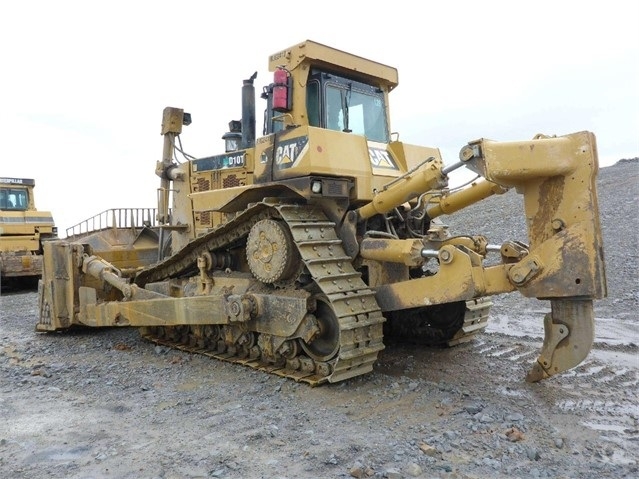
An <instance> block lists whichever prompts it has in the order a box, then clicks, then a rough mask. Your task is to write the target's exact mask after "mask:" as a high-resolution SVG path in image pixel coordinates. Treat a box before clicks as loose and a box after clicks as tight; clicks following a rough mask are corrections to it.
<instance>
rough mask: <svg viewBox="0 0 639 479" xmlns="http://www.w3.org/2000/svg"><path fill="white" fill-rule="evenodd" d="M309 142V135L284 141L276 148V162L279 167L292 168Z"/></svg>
mask: <svg viewBox="0 0 639 479" xmlns="http://www.w3.org/2000/svg"><path fill="white" fill-rule="evenodd" d="M307 143H308V137H306V136H303V137H301V138H295V139H293V140H287V141H283V142H281V143H280V144H278V145H277V147H276V148H275V164H276V165H277V167H278V168H279V169H285V168H290V167H291V166H293V164H294V163H295V161H297V159H298V158H299V157H300V156H301V153H302V151H303V150H304V148H305V147H306V145H307Z"/></svg>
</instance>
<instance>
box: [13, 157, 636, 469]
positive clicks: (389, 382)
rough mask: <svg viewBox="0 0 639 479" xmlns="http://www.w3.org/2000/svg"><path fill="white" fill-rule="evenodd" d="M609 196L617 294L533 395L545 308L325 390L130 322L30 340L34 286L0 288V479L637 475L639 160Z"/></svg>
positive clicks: (503, 306) (519, 224)
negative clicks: (174, 346)
mask: <svg viewBox="0 0 639 479" xmlns="http://www.w3.org/2000/svg"><path fill="white" fill-rule="evenodd" d="M599 195H600V207H601V218H602V227H603V232H604V244H605V246H604V247H605V254H606V261H607V272H608V286H609V297H608V298H607V299H604V300H601V301H598V302H596V304H595V315H596V327H597V339H596V341H595V347H594V349H593V352H592V353H591V355H590V356H589V357H588V358H587V360H586V361H585V362H584V363H583V364H582V365H580V366H579V367H578V368H575V369H574V370H572V371H568V372H566V373H564V374H562V375H560V376H558V377H554V378H552V379H550V380H546V381H544V382H542V383H538V384H528V383H526V382H525V381H524V376H525V373H526V371H527V370H528V368H529V367H530V365H531V364H532V362H533V361H534V360H535V358H536V355H537V354H538V351H539V348H540V346H541V340H542V334H543V325H542V318H543V314H544V312H545V311H548V306H547V304H546V303H545V302H541V301H537V300H534V299H533V300H530V299H525V298H521V297H520V296H518V295H515V294H513V295H507V296H498V297H496V298H495V306H494V314H493V316H494V320H493V322H492V323H491V325H490V326H489V328H488V330H487V332H486V333H485V334H483V335H482V336H481V337H480V338H478V339H476V340H474V341H473V342H470V343H467V344H464V345H461V346H459V347H457V348H453V349H447V350H434V349H423V348H418V347H415V346H395V345H389V346H388V347H387V348H386V350H384V351H383V353H382V354H381V355H380V358H379V361H378V363H377V364H376V367H375V370H374V372H373V373H371V374H369V375H366V376H364V377H359V378H355V379H352V380H349V381H346V382H343V383H339V384H336V385H325V386H322V387H318V388H311V387H308V386H306V385H303V384H298V383H295V382H293V381H291V380H284V379H282V378H279V377H276V376H270V375H267V374H265V373H262V372H259V371H255V370H252V369H249V368H245V367H243V366H239V365H233V364H228V363H224V362H218V361H215V360H211V359H209V358H206V357H203V356H194V355H189V354H186V353H183V352H180V351H175V350H169V349H167V348H165V347H160V346H155V345H153V344H151V343H148V342H145V341H144V340H142V339H141V338H140V337H139V335H138V333H137V332H136V331H135V330H132V329H107V330H100V331H87V330H83V331H74V332H68V333H65V334H50V335H44V334H36V333H34V325H35V323H36V303H37V293H36V292H34V291H26V292H25V291H23V292H20V293H11V294H3V295H2V296H1V297H0V312H1V317H0V477H2V478H11V479H13V478H15V479H18V478H29V479H32V478H45V477H50V478H69V479H80V478H82V479H88V478H101V477H107V478H108V477H112V478H166V479H168V478H210V477H214V478H227V479H231V478H265V479H266V478H269V479H271V478H288V479H292V478H300V477H301V478H313V479H322V478H350V477H356V478H364V477H374V478H389V479H397V478H412V477H418V478H442V479H444V478H494V477H507V478H529V477H533V478H536V477H539V478H608V477H610V478H622V477H637V476H638V475H639V465H638V464H637V460H638V457H639V396H638V394H637V393H638V392H639V386H638V384H639V375H638V373H639V360H638V356H637V353H638V346H637V344H638V343H639V318H638V315H637V311H638V310H639V294H638V291H637V287H638V285H639V281H638V279H639V276H638V271H639V259H638V251H639V247H638V231H639V219H638V215H637V211H638V208H637V207H638V205H639V162H638V161H622V162H619V163H618V164H616V165H615V166H612V167H608V168H603V169H602V170H601V172H600V177H599ZM520 206H521V205H520V201H519V198H518V197H517V196H516V195H515V193H514V192H509V193H507V194H506V195H503V196H501V197H495V198H491V199H490V200H488V201H486V202H484V203H483V205H482V207H481V208H478V207H477V206H476V207H473V208H469V209H468V210H466V211H464V212H463V213H462V214H459V215H458V216H456V217H455V218H450V223H451V225H452V226H454V227H455V232H459V233H463V232H472V233H478V232H483V233H485V234H487V236H488V237H489V239H491V242H499V241H501V240H505V239H511V238H512V239H524V238H525V236H523V220H522V218H521V216H522V214H521V211H522V210H521V209H520ZM463 229H466V230H467V231H460V230H463Z"/></svg>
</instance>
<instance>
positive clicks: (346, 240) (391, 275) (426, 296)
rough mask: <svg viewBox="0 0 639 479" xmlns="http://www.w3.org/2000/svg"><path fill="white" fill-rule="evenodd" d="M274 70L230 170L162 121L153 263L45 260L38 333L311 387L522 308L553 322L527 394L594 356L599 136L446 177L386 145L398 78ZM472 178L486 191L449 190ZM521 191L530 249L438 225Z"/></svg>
mask: <svg viewBox="0 0 639 479" xmlns="http://www.w3.org/2000/svg"><path fill="white" fill-rule="evenodd" d="M269 69H270V71H271V72H273V81H272V82H271V83H270V84H268V85H267V86H265V87H264V88H263V90H262V92H261V97H262V98H263V99H265V100H266V108H265V110H264V127H263V132H262V135H261V136H259V137H258V136H257V135H256V121H255V116H256V115H255V88H254V80H255V78H256V75H252V76H251V77H250V78H249V79H247V80H244V83H243V86H242V116H241V120H237V121H231V122H230V123H229V131H228V132H227V133H225V134H224V136H223V139H224V140H225V143H226V149H225V152H224V153H221V154H217V155H213V156H209V157H205V158H193V157H190V156H188V155H186V154H185V153H184V151H183V149H182V145H181V142H180V140H179V135H180V133H181V131H182V128H183V126H184V125H188V124H189V123H190V122H191V117H190V115H189V114H188V113H185V112H184V111H183V110H182V109H179V108H166V109H165V110H164V114H163V119H162V131H161V132H162V135H163V137H164V148H163V157H162V159H161V161H158V162H157V164H156V170H155V171H156V174H157V175H158V176H159V177H160V178H161V180H160V188H159V190H158V211H157V217H156V219H157V221H158V223H159V225H158V226H159V231H160V233H159V235H158V236H159V237H158V246H157V255H156V257H155V258H154V259H153V260H147V261H142V263H146V264H140V258H138V257H137V255H136V254H135V253H134V252H132V251H128V253H127V254H128V260H127V261H124V262H120V263H119V264H118V265H116V264H114V262H113V261H112V260H108V261H107V259H108V258H116V257H117V258H120V259H121V258H122V255H123V254H124V253H122V254H116V255H114V254H113V251H112V250H110V249H109V248H102V249H101V248H100V247H96V246H95V245H91V244H88V243H86V242H83V241H81V240H80V241H69V240H67V241H56V242H51V243H47V244H46V246H45V273H44V277H43V280H42V283H41V285H40V318H39V322H38V324H37V330H38V331H56V330H61V329H66V328H69V327H72V326H73V325H86V326H95V327H100V326H136V327H140V328H141V331H142V334H143V336H145V337H146V338H148V339H150V340H152V341H155V342H158V343H161V344H167V345H172V346H176V347H179V348H181V349H186V350H191V351H194V352H200V353H203V354H207V355H209V356H213V357H216V358H218V359H222V360H226V361H232V362H237V363H241V364H244V365H247V366H251V367H254V368H259V369H262V370H264V371H268V372H271V373H274V374H278V375H281V376H285V377H289V378H292V379H295V380H299V381H305V382H308V383H310V384H313V385H315V384H321V383H324V382H327V381H329V382H337V381H341V380H344V379H347V378H350V377H354V376H357V375H360V374H364V373H366V372H369V371H371V369H372V367H373V365H374V363H375V361H376V359H377V356H378V354H379V352H380V351H381V350H382V349H383V348H384V338H385V337H389V336H395V337H400V338H404V339H409V340H411V341H418V342H421V343H424V344H427V345H454V344H456V343H458V342H461V341H465V340H468V339H470V338H472V336H473V335H474V334H476V333H477V332H478V331H481V330H482V329H483V328H484V327H485V325H486V320H487V318H488V311H489V308H490V306H491V302H490V300H489V297H490V296H491V295H494V294H498V293H506V292H511V291H519V292H520V293H521V294H523V295H525V296H530V297H538V298H543V299H548V300H550V304H551V310H552V312H551V313H549V314H548V315H547V316H546V318H545V320H544V325H545V340H544V345H543V348H542V351H541V353H540V356H539V359H538V361H537V362H536V363H535V364H534V365H533V368H532V370H531V372H530V373H529V375H528V379H529V380H532V381H534V380H539V379H542V378H544V377H548V376H550V375H553V374H556V373H558V372H561V371H564V370H566V369H568V368H571V367H573V366H575V365H577V364H579V363H580V362H581V361H582V360H583V359H584V358H585V357H586V355H587V354H588V352H589V350H590V348H591V346H592V341H593V334H594V326H593V309H592V308H593V301H592V300H593V299H597V298H602V297H604V296H605V295H606V282H605V273H604V263H603V254H602V239H601V230H600V226H599V212H598V205H597V194H596V187H595V179H596V174H597V170H598V163H597V151H596V144H595V137H594V135H593V134H591V133H589V132H579V133H574V134H569V135H566V136H561V137H548V136H543V135H537V136H535V137H534V138H533V139H532V140H528V141H517V142H507V143H502V142H495V141H490V140H485V139H480V140H477V141H472V142H470V143H468V144H467V145H465V146H463V147H462V148H461V152H460V159H459V162H457V163H455V164H453V165H450V166H446V167H445V166H444V163H443V161H442V158H441V156H440V152H439V150H438V149H436V148H430V147H423V146H416V145H409V144H405V143H403V142H401V141H399V139H398V135H397V134H391V131H392V130H391V127H390V114H389V111H390V110H389V101H388V100H389V93H390V92H391V91H392V90H393V89H394V88H395V87H396V86H397V84H398V77H397V71H396V70H395V69H394V68H392V67H389V66H386V65H382V64H379V63H376V62H374V61H370V60H366V59H364V58H361V57H358V56H355V55H352V54H349V53H345V52H342V51H339V50H336V49H334V48H330V47H328V46H325V45H321V44H318V43H315V42H312V41H305V42H303V43H300V44H298V45H295V46H293V47H291V48H288V49H286V50H283V51H281V52H277V53H275V54H274V55H272V56H271V57H270V58H269ZM183 156H184V158H185V161H182V162H180V161H178V157H179V158H182V157H183ZM463 166H465V167H468V168H470V169H471V170H473V171H475V172H477V173H478V178H477V180H476V181H474V182H472V183H470V184H468V185H467V186H466V187H464V188H460V189H450V188H449V187H448V174H449V173H450V172H451V171H453V170H454V169H456V168H460V167H463ZM510 188H515V189H516V190H517V192H518V193H520V194H522V195H523V197H524V203H525V211H524V212H523V214H524V215H525V217H526V221H527V226H528V236H529V238H528V240H529V244H524V243H521V242H518V241H507V242H506V243H503V244H499V245H492V244H490V243H489V242H488V239H487V238H485V237H484V236H481V235H480V234H478V235H473V236H453V235H452V234H451V233H450V232H449V231H448V228H447V227H446V226H445V225H444V224H443V223H442V222H441V221H439V220H438V217H440V216H442V215H444V214H454V212H455V211H458V210H460V209H462V208H464V207H466V206H468V205H471V204H473V203H476V202H479V201H481V200H482V199H485V198H486V197H488V196H490V195H493V194H501V193H503V192H505V191H507V190H508V189H510ZM125 250H126V248H125ZM488 255H495V256H496V258H497V261H492V262H489V261H487V260H486V258H487V256H488ZM133 264H135V267H130V266H131V265H133Z"/></svg>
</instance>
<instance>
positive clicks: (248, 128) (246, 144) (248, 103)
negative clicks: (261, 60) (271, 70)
mask: <svg viewBox="0 0 639 479" xmlns="http://www.w3.org/2000/svg"><path fill="white" fill-rule="evenodd" d="M255 78H257V72H255V73H253V75H251V78H249V79H248V80H244V84H243V85H242V144H241V145H240V148H241V149H246V148H252V147H254V146H255V86H254V85H253V80H255Z"/></svg>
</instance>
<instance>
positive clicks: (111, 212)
mask: <svg viewBox="0 0 639 479" xmlns="http://www.w3.org/2000/svg"><path fill="white" fill-rule="evenodd" d="M156 214H157V208H111V209H108V210H105V211H102V212H101V213H98V214H97V215H94V216H92V217H91V218H88V219H86V220H84V221H82V222H80V223H78V224H77V225H74V226H71V227H69V228H67V231H66V233H67V238H68V237H70V236H82V235H87V234H89V233H92V232H94V231H102V230H106V229H119V228H133V229H135V228H143V227H145V226H147V227H154V226H158V224H157V219H156Z"/></svg>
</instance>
